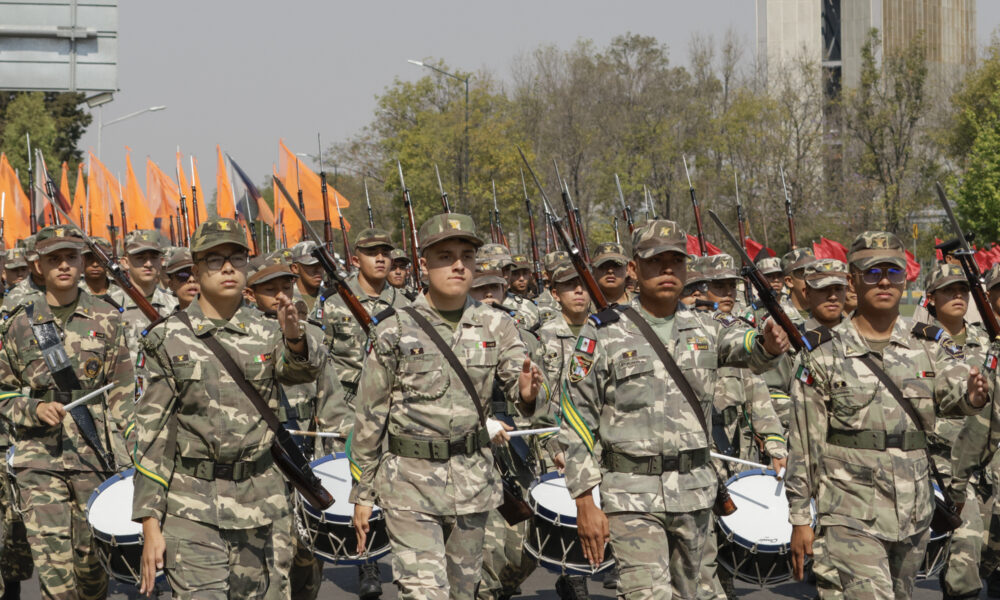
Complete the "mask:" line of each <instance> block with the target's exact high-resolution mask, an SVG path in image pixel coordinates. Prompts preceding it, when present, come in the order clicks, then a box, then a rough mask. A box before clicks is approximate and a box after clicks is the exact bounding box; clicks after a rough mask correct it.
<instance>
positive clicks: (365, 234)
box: [354, 227, 392, 248]
mask: <svg viewBox="0 0 1000 600" xmlns="http://www.w3.org/2000/svg"><path fill="white" fill-rule="evenodd" d="M379 246H389V247H390V248H392V237H390V236H389V232H388V231H385V230H383V229H373V228H371V227H369V228H367V229H362V230H361V233H359V234H358V237H356V238H354V247H355V248H378V247H379Z"/></svg>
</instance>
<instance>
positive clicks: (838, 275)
mask: <svg viewBox="0 0 1000 600" xmlns="http://www.w3.org/2000/svg"><path fill="white" fill-rule="evenodd" d="M803 278H804V279H805V280H806V285H808V286H809V287H811V288H813V289H814V290H821V289H823V288H825V287H829V286H831V285H847V265H845V264H844V263H843V262H842V261H839V260H837V259H835V258H821V259H818V260H815V261H813V262H811V263H809V264H808V265H806V272H805V275H803Z"/></svg>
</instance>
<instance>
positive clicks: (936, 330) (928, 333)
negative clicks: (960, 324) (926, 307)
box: [910, 323, 944, 342]
mask: <svg viewBox="0 0 1000 600" xmlns="http://www.w3.org/2000/svg"><path fill="white" fill-rule="evenodd" d="M910 333H912V334H913V335H914V336H916V337H918V338H920V339H922V340H928V341H931V342H936V341H938V340H940V339H941V335H942V334H943V333H944V330H943V329H941V328H940V327H937V326H935V325H928V324H927V323H916V324H914V325H913V329H911V330H910Z"/></svg>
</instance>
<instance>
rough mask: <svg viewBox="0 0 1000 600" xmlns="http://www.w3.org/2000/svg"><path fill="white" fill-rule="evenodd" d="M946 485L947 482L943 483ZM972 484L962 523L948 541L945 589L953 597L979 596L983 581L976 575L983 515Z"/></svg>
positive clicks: (981, 543) (981, 540)
mask: <svg viewBox="0 0 1000 600" xmlns="http://www.w3.org/2000/svg"><path fill="white" fill-rule="evenodd" d="M946 485H947V484H946ZM974 489H975V486H971V485H970V486H968V488H967V490H968V494H966V500H965V506H964V507H963V508H962V514H961V515H960V516H961V517H962V524H961V525H959V527H958V529H956V530H955V531H954V532H952V534H951V540H949V542H948V562H947V563H945V567H944V574H943V579H944V588H945V589H943V590H941V591H942V592H947V593H948V594H950V595H952V596H966V595H971V596H977V597H978V596H979V590H981V589H982V588H983V582H982V580H981V579H980V578H979V563H980V560H981V559H982V554H983V528H984V524H983V516H982V507H981V506H980V504H979V498H977V497H976V494H975V491H974Z"/></svg>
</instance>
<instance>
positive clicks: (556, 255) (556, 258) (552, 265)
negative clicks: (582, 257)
mask: <svg viewBox="0 0 1000 600" xmlns="http://www.w3.org/2000/svg"><path fill="white" fill-rule="evenodd" d="M564 260H569V254H566V253H565V252H563V251H562V250H557V251H555V252H549V253H548V254H546V255H545V256H544V257H543V258H542V266H543V267H545V272H546V273H548V274H549V275H552V273H553V272H554V271H555V270H556V267H557V266H558V265H559V263H560V262H562V261H564Z"/></svg>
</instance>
